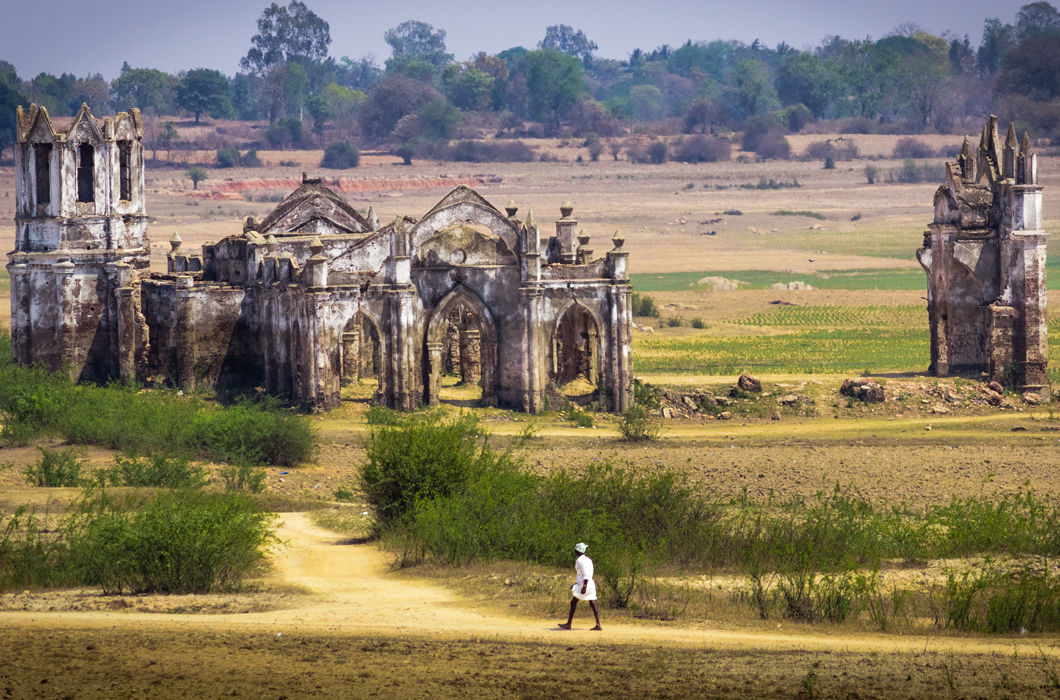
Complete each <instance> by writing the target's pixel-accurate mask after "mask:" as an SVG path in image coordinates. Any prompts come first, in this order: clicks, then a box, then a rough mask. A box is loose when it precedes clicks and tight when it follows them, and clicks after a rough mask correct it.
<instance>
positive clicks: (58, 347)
mask: <svg viewBox="0 0 1060 700" xmlns="http://www.w3.org/2000/svg"><path fill="white" fill-rule="evenodd" d="M52 269H53V274H54V275H55V291H56V294H57V296H58V299H57V301H58V318H57V319H56V321H57V323H56V326H55V346H54V347H55V355H54V363H53V367H52V369H54V370H59V369H61V368H63V367H65V368H66V369H67V370H68V372H69V373H70V377H71V379H77V378H78V377H79V376H80V374H81V369H82V366H81V365H82V361H83V357H82V353H80V352H78V348H77V347H76V345H75V343H76V334H77V327H78V323H77V318H75V314H76V311H77V307H78V304H77V295H76V294H75V292H74V272H75V267H74V264H73V263H72V262H70V261H69V260H63V261H62V262H60V263H57V264H56V265H55V266H54V268H52ZM95 321H96V323H98V319H95Z"/></svg>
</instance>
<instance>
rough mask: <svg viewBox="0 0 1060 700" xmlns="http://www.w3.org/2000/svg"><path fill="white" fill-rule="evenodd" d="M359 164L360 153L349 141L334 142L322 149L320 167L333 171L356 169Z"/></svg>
mask: <svg viewBox="0 0 1060 700" xmlns="http://www.w3.org/2000/svg"><path fill="white" fill-rule="evenodd" d="M360 164H361V152H360V151H359V150H357V147H356V146H354V145H353V144H352V143H350V142H349V141H336V142H335V143H332V144H329V145H328V147H327V148H325V149H324V159H323V160H321V161H320V167H322V168H331V169H333V170H345V169H347V168H356V167H357V166H358V165H360Z"/></svg>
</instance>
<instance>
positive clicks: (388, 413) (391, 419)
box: [364, 406, 405, 425]
mask: <svg viewBox="0 0 1060 700" xmlns="http://www.w3.org/2000/svg"><path fill="white" fill-rule="evenodd" d="M404 420H405V416H404V415H403V414H401V413H399V412H398V411H395V410H393V409H390V408H387V407H386V406H369V407H368V410H367V411H365V413H364V422H365V423H367V424H368V425H401V424H402V423H403V422H404Z"/></svg>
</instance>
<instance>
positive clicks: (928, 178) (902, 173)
mask: <svg viewBox="0 0 1060 700" xmlns="http://www.w3.org/2000/svg"><path fill="white" fill-rule="evenodd" d="M940 174H941V168H939V167H938V166H937V165H933V164H918V163H917V162H916V161H914V160H913V159H912V158H906V159H905V162H904V163H902V168H901V170H898V171H897V172H892V173H891V174H890V180H891V181H892V182H894V181H897V182H903V183H916V182H934V181H935V180H937V179H939V177H940Z"/></svg>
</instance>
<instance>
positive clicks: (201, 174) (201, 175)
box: [188, 165, 206, 190]
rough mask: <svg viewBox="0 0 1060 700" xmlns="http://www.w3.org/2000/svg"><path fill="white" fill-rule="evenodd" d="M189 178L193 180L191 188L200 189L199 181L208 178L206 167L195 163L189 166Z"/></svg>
mask: <svg viewBox="0 0 1060 700" xmlns="http://www.w3.org/2000/svg"><path fill="white" fill-rule="evenodd" d="M188 179H189V180H191V188H192V189H193V190H197V189H199V183H200V182H202V181H203V180H205V179H206V168H204V167H202V166H201V165H193V166H191V167H190V168H188Z"/></svg>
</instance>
